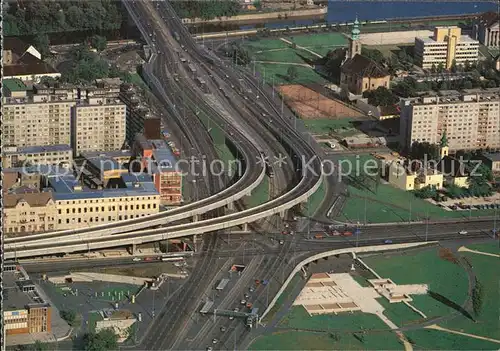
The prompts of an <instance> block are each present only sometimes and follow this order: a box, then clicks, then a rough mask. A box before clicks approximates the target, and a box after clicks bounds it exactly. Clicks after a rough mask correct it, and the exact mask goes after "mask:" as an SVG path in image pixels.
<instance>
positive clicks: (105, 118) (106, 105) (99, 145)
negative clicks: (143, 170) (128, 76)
mask: <svg viewBox="0 0 500 351" xmlns="http://www.w3.org/2000/svg"><path fill="white" fill-rule="evenodd" d="M126 110H127V108H126V105H125V104H124V103H123V102H121V101H120V100H119V99H118V98H115V97H106V96H87V98H85V99H81V100H80V101H78V103H77V104H76V105H75V106H74V108H73V112H72V147H73V151H74V154H75V155H79V154H80V153H82V152H89V151H104V152H105V151H113V150H119V149H121V147H122V146H123V143H124V141H125V133H126V129H125V127H126V113H127V111H126Z"/></svg>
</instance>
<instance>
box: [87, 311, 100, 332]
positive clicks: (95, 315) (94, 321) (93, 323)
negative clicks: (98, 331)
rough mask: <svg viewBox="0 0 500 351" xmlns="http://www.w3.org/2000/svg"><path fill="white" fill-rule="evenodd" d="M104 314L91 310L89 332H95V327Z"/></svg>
mask: <svg viewBox="0 0 500 351" xmlns="http://www.w3.org/2000/svg"><path fill="white" fill-rule="evenodd" d="M102 320H103V318H102V316H101V315H100V314H99V313H97V312H90V313H89V314H88V330H89V332H95V327H96V324H97V322H98V321H102Z"/></svg>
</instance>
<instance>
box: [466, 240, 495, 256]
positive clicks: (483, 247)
mask: <svg viewBox="0 0 500 351" xmlns="http://www.w3.org/2000/svg"><path fill="white" fill-rule="evenodd" d="M465 247H467V248H468V249H471V250H477V251H482V252H488V253H492V254H496V255H499V254H500V249H499V248H498V241H495V242H489V243H485V244H467V245H465ZM471 255H476V254H471ZM492 259H495V258H494V257H492Z"/></svg>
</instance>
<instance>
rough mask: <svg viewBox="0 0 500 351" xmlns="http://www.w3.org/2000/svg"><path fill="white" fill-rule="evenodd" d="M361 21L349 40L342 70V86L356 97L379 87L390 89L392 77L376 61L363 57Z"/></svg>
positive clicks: (355, 23)
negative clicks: (360, 35)
mask: <svg viewBox="0 0 500 351" xmlns="http://www.w3.org/2000/svg"><path fill="white" fill-rule="evenodd" d="M359 33H360V30H359V21H358V19H357V18H356V21H354V27H353V29H352V31H351V37H350V38H349V48H348V50H347V58H346V61H345V62H344V63H343V64H342V66H341V68H340V84H341V85H342V86H344V87H347V89H348V90H349V91H350V92H351V93H353V94H356V95H360V94H363V92H365V91H369V90H376V89H377V88H379V87H384V88H387V89H388V88H389V85H390V83H391V75H390V74H389V72H388V71H387V70H386V69H385V68H384V67H382V66H381V65H380V64H378V63H376V62H375V61H373V60H371V59H369V58H367V57H365V56H363V55H361V41H360V39H359Z"/></svg>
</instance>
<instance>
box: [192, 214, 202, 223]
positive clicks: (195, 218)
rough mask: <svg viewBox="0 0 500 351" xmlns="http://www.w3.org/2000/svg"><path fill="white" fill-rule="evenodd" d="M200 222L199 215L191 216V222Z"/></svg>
mask: <svg viewBox="0 0 500 351" xmlns="http://www.w3.org/2000/svg"><path fill="white" fill-rule="evenodd" d="M199 220H200V215H199V214H195V215H194V216H193V222H198V221H199Z"/></svg>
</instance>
